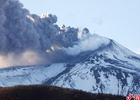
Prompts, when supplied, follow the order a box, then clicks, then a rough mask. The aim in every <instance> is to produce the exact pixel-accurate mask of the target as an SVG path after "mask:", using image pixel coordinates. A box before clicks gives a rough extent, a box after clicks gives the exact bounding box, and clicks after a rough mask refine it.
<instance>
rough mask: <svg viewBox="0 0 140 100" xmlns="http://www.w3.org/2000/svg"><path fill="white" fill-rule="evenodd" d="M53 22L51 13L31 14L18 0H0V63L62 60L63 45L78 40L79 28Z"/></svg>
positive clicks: (3, 65)
mask: <svg viewBox="0 0 140 100" xmlns="http://www.w3.org/2000/svg"><path fill="white" fill-rule="evenodd" d="M56 22H57V17H56V16H55V15H52V14H43V15H42V16H38V15H36V14H30V12H29V11H28V10H27V9H25V8H23V4H22V3H20V2H19V1H18V0H0V67H7V66H17V65H18V66H19V65H34V64H48V63H51V62H57V61H61V59H62V60H63V59H64V57H66V55H67V54H65V52H63V50H62V48H68V47H72V46H73V45H74V44H75V43H76V42H77V41H79V35H78V33H79V30H80V29H79V28H73V27H65V25H63V26H61V27H59V26H58V25H57V24H56ZM85 32H86V33H89V31H88V29H86V28H85V29H83V33H84V34H85ZM80 36H81V34H80ZM62 56H63V57H62Z"/></svg>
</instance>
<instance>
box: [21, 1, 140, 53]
mask: <svg viewBox="0 0 140 100" xmlns="http://www.w3.org/2000/svg"><path fill="white" fill-rule="evenodd" d="M19 1H20V2H22V3H23V5H24V7H25V8H27V9H28V10H29V11H30V12H31V13H34V14H37V15H41V14H43V13H52V14H53V15H56V16H57V17H58V22H57V24H58V25H62V24H64V25H66V26H72V27H87V28H88V29H89V30H90V32H91V33H96V34H99V35H100V36H104V37H108V38H111V39H113V40H115V41H117V42H118V43H120V44H122V45H123V46H125V47H127V48H128V49H130V50H132V51H134V52H136V53H139V54H140V0H19Z"/></svg>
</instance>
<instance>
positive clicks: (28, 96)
mask: <svg viewBox="0 0 140 100" xmlns="http://www.w3.org/2000/svg"><path fill="white" fill-rule="evenodd" d="M0 100H125V97H123V96H117V95H110V94H108V95H106V94H92V93H88V92H84V91H81V90H72V89H67V88H60V87H56V86H44V85H28V86H21V85H20V86H14V87H6V88H0Z"/></svg>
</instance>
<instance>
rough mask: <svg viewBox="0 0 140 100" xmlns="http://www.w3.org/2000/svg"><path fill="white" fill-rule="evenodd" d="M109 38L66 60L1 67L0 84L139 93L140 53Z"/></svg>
mask: <svg viewBox="0 0 140 100" xmlns="http://www.w3.org/2000/svg"><path fill="white" fill-rule="evenodd" d="M108 41H109V42H108V43H107V44H104V45H100V46H99V47H98V48H96V49H95V50H89V51H85V52H83V51H81V52H80V53H79V54H77V55H75V56H73V58H72V60H70V62H67V63H56V64H51V65H48V66H26V67H11V68H5V69H0V86H13V85H18V84H48V85H55V86H60V87H68V88H73V89H81V90H84V91H88V92H93V93H99V92H100V93H111V94H120V95H127V94H128V93H135V94H139V93H140V78H139V77H140V74H139V71H140V56H139V55H137V54H135V53H133V52H131V51H130V50H128V49H127V48H125V47H123V46H121V45H120V44H118V43H117V42H115V41H113V40H108ZM97 44H98V43H97Z"/></svg>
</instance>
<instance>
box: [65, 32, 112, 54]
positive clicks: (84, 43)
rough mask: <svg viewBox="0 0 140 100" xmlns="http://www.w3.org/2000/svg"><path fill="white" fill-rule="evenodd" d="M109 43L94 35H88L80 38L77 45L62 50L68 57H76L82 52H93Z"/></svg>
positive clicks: (105, 39)
mask: <svg viewBox="0 0 140 100" xmlns="http://www.w3.org/2000/svg"><path fill="white" fill-rule="evenodd" d="M109 42H110V40H109V39H107V38H105V37H101V36H98V35H96V34H88V35H86V36H84V37H82V38H81V39H80V41H79V43H78V44H77V45H74V46H73V47H69V48H64V51H65V52H66V53H67V54H69V55H76V54H79V53H80V52H84V51H94V50H96V49H98V48H99V47H101V46H103V45H107V44H109Z"/></svg>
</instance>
